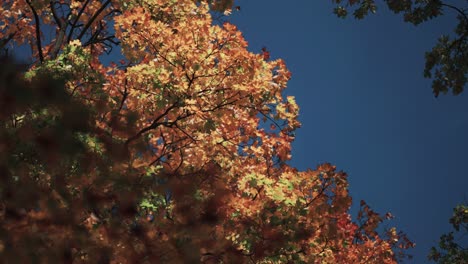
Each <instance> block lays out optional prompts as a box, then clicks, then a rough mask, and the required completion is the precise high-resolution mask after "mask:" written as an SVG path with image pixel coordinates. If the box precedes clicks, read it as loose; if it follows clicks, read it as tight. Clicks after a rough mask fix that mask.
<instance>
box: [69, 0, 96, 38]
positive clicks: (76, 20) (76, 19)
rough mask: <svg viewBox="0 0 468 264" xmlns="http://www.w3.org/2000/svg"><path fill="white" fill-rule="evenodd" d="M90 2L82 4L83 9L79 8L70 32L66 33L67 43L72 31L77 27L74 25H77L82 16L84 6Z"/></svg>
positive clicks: (87, 0)
mask: <svg viewBox="0 0 468 264" xmlns="http://www.w3.org/2000/svg"><path fill="white" fill-rule="evenodd" d="M90 1H91V0H86V2H85V3H84V4H83V7H82V8H81V10H80V11H79V12H78V15H77V16H76V18H75V21H73V24H72V25H71V26H72V28H71V30H70V32H69V33H68V38H67V42H70V40H71V38H72V36H73V30H75V28H76V27H77V26H76V23H78V20H79V19H80V17H81V15H82V14H83V12H84V10H85V8H86V6H87V5H88V4H89V2H90Z"/></svg>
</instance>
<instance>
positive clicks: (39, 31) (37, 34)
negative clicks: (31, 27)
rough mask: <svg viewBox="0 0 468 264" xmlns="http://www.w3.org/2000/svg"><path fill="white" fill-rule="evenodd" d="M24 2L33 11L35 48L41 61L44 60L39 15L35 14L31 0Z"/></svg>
mask: <svg viewBox="0 0 468 264" xmlns="http://www.w3.org/2000/svg"><path fill="white" fill-rule="evenodd" d="M26 3H27V4H28V6H29V7H30V8H31V11H32V12H33V15H34V20H35V23H36V39H37V41H36V44H37V49H38V52H39V60H40V61H41V63H43V62H44V54H42V43H41V28H40V23H39V22H40V21H39V16H38V15H37V12H36V9H35V8H34V7H33V6H32V4H31V0H26Z"/></svg>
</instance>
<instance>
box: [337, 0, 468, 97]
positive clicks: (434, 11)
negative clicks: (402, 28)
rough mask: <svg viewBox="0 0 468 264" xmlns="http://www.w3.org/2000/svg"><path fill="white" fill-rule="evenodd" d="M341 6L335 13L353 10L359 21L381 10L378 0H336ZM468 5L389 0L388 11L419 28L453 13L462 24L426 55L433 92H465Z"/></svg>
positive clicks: (426, 71)
mask: <svg viewBox="0 0 468 264" xmlns="http://www.w3.org/2000/svg"><path fill="white" fill-rule="evenodd" d="M332 1H333V3H335V4H336V5H337V7H336V8H335V9H334V13H335V14H336V15H338V17H342V18H344V17H346V16H347V14H348V12H349V11H352V14H353V16H354V17H355V18H357V19H362V18H364V17H365V16H367V15H368V14H369V12H371V13H375V12H376V11H377V4H376V3H375V1H374V0H345V1H343V0H332ZM461 2H464V3H465V5H463V4H462V3H458V4H457V5H459V6H456V5H452V4H450V3H448V2H444V1H441V0H385V3H386V4H387V6H388V8H389V9H390V10H391V11H393V12H394V13H396V14H399V13H402V14H403V18H404V20H405V22H409V23H412V24H414V25H419V24H421V23H423V22H425V21H428V20H431V19H434V18H437V17H439V16H441V15H444V14H446V13H449V12H452V13H455V14H456V16H457V20H458V24H457V25H456V27H455V29H454V32H453V33H452V34H447V35H443V36H441V37H440V38H439V39H438V41H437V44H436V45H435V46H434V47H433V48H432V50H431V51H428V52H426V55H425V58H426V65H425V68H424V77H426V78H433V82H432V91H433V93H434V95H435V96H436V97H437V96H438V95H439V94H440V93H444V94H445V93H447V92H448V91H452V93H453V94H454V95H457V94H460V93H461V92H463V89H464V88H465V86H466V83H467V78H468V12H467V6H466V3H467V2H466V1H461Z"/></svg>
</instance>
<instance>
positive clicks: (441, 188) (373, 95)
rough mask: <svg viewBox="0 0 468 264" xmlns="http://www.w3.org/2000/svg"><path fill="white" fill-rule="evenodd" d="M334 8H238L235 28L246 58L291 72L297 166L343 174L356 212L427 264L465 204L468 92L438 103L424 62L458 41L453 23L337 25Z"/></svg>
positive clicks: (254, 4) (324, 0)
mask: <svg viewBox="0 0 468 264" xmlns="http://www.w3.org/2000/svg"><path fill="white" fill-rule="evenodd" d="M329 2H331V1H330V0H316V1H284V0H281V1H280V0H269V1H258V0H257V1H253V0H240V1H237V3H238V4H239V5H240V6H241V11H239V12H234V14H233V16H231V17H230V18H229V20H230V21H231V22H233V23H234V24H236V25H237V26H238V27H239V29H240V30H241V31H242V32H243V34H244V36H245V38H246V40H247V41H248V42H249V46H250V50H252V51H256V52H260V49H261V48H262V46H266V47H267V48H268V50H269V51H270V52H271V55H272V57H273V58H283V59H284V60H285V61H286V64H287V65H288V67H289V69H290V70H291V72H292V80H291V81H290V83H289V88H288V91H287V94H289V95H295V96H296V99H297V101H298V104H299V106H300V107H301V111H300V120H301V122H302V128H300V129H299V130H298V131H297V134H296V135H297V138H296V141H295V143H294V144H293V159H292V162H291V164H292V165H293V166H295V167H298V168H299V169H306V168H315V167H316V165H317V164H319V163H321V162H331V163H333V164H335V165H336V166H337V167H338V168H339V169H340V170H343V171H345V172H347V173H348V175H349V182H350V190H351V195H352V196H353V200H354V206H355V205H357V204H358V203H359V200H361V199H363V200H365V201H367V202H368V203H369V204H370V205H371V206H372V207H373V208H374V209H376V210H377V211H378V212H381V213H385V212H387V211H391V212H392V213H393V214H394V215H395V216H396V219H395V220H394V221H392V222H390V223H389V224H390V225H393V224H394V225H396V226H397V227H398V228H399V229H402V230H404V231H406V233H407V234H408V235H409V237H410V238H411V239H412V240H413V241H414V242H416V244H417V247H416V249H414V250H412V251H411V252H410V253H412V254H413V255H414V259H413V260H412V261H410V262H409V263H427V262H428V261H427V259H426V256H427V254H428V252H429V248H430V246H433V245H437V243H438V240H439V236H440V235H441V234H442V233H446V232H448V231H450V230H451V227H450V225H449V223H448V220H449V218H450V216H451V214H452V208H453V207H454V206H455V205H456V204H457V203H461V202H462V201H463V200H468V168H467V167H468V91H465V93H464V94H462V95H461V96H456V97H455V96H452V95H441V96H439V98H437V99H436V98H434V96H433V95H432V90H431V87H430V86H431V81H430V80H428V79H424V78H423V74H422V71H423V67H424V52H425V51H428V50H429V49H430V48H432V46H433V45H435V43H436V39H437V38H438V37H439V36H440V35H441V34H443V33H451V32H452V28H454V26H455V19H454V18H455V14H453V13H451V12H450V11H448V12H447V15H446V17H443V18H439V19H436V20H435V21H432V22H429V23H426V24H422V25H420V26H418V27H415V26H413V25H411V24H407V23H404V22H403V20H402V18H401V17H400V16H399V15H394V14H393V13H390V12H388V11H387V10H386V7H385V6H380V7H381V8H380V9H379V11H378V14H377V15H373V16H370V17H368V18H366V19H364V20H361V21H356V20H354V19H353V18H351V17H350V18H348V19H345V20H342V19H338V18H337V17H336V16H335V15H333V14H332V8H333V7H332V5H331V4H330V3H329ZM354 206H353V212H354V211H356V207H354Z"/></svg>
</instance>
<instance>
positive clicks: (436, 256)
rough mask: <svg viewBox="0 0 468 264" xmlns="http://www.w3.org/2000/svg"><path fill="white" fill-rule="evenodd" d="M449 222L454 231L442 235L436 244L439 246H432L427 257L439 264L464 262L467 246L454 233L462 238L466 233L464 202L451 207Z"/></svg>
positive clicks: (467, 211)
mask: <svg viewBox="0 0 468 264" xmlns="http://www.w3.org/2000/svg"><path fill="white" fill-rule="evenodd" d="M450 224H452V226H453V228H454V229H455V231H456V232H453V231H451V232H449V233H448V234H444V235H442V236H441V237H440V242H439V245H438V247H439V248H438V249H437V248H435V247H432V248H431V251H430V254H429V256H428V258H429V260H433V261H435V262H437V263H440V264H463V263H466V260H467V259H468V248H466V246H464V245H463V244H460V242H462V241H457V238H456V237H455V235H459V237H460V238H461V239H463V238H464V236H465V235H466V234H468V206H466V205H464V204H460V205H457V206H456V207H455V208H454V209H453V216H452V217H451V218H450Z"/></svg>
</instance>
